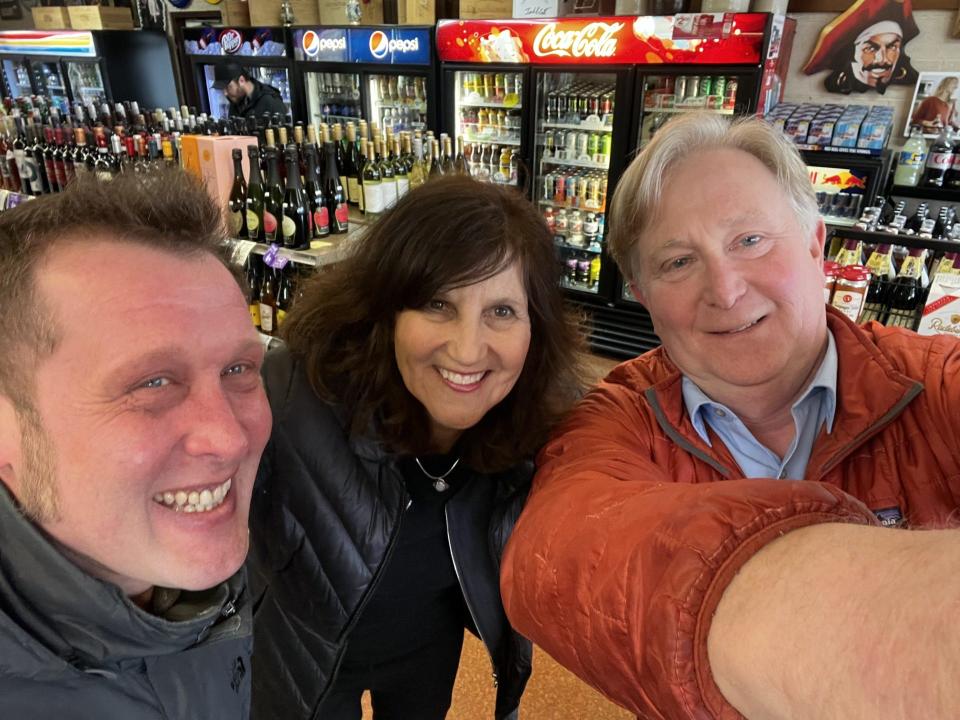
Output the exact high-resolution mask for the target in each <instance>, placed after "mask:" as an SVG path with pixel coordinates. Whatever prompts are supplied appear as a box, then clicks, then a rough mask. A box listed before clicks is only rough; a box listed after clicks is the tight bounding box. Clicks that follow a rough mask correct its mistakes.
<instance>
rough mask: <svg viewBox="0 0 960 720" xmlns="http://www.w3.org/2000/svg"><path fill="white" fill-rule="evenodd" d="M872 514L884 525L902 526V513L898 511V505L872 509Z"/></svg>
mask: <svg viewBox="0 0 960 720" xmlns="http://www.w3.org/2000/svg"><path fill="white" fill-rule="evenodd" d="M873 514H874V515H876V516H877V519H878V520H880V524H881V525H883V526H884V527H902V526H903V513H902V512H900V508H898V507H889V508H882V509H880V510H874V511H873Z"/></svg>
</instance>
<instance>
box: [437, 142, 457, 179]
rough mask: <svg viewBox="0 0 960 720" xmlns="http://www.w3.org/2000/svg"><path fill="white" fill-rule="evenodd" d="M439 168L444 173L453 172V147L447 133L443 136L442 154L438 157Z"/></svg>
mask: <svg viewBox="0 0 960 720" xmlns="http://www.w3.org/2000/svg"><path fill="white" fill-rule="evenodd" d="M440 170H441V171H442V172H443V174H444V175H452V174H453V172H454V168H453V148H452V145H451V141H450V137H449V136H448V135H445V136H444V137H443V155H441V157H440Z"/></svg>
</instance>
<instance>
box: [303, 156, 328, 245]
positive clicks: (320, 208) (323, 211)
mask: <svg viewBox="0 0 960 720" xmlns="http://www.w3.org/2000/svg"><path fill="white" fill-rule="evenodd" d="M304 154H305V155H306V156H307V174H306V175H305V176H304V191H305V192H306V194H307V202H308V203H309V206H310V234H311V236H312V237H314V238H320V237H324V236H326V235H329V234H330V221H329V216H328V213H327V208H326V207H325V206H324V204H323V192H322V191H321V189H320V183H319V182H317V146H316V145H314V144H313V143H309V142H308V143H307V144H306V145H305V146H304Z"/></svg>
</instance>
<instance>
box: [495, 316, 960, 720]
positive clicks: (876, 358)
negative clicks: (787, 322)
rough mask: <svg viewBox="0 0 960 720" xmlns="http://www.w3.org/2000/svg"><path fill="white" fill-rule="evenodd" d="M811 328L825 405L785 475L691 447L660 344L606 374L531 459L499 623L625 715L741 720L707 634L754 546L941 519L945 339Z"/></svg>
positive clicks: (951, 383)
mask: <svg viewBox="0 0 960 720" xmlns="http://www.w3.org/2000/svg"><path fill="white" fill-rule="evenodd" d="M827 320H828V326H829V328H830V330H831V332H832V333H833V336H834V339H835V340H836V343H837V353H838V358H839V368H838V375H837V393H838V408H837V413H836V418H835V422H834V430H833V433H832V434H830V435H826V434H824V433H823V432H821V435H820V437H819V438H818V439H817V442H816V443H815V445H814V448H813V452H812V455H811V457H810V462H809V464H808V466H807V473H806V478H805V479H804V480H802V481H791V480H775V479H744V478H743V477H741V476H740V474H739V470H738V466H737V464H736V462H735V461H734V459H733V457H732V456H731V455H730V453H729V451H727V449H726V448H725V447H724V445H723V443H722V442H721V441H720V440H719V438H717V437H716V436H713V437H712V438H711V440H712V441H713V447H712V448H711V447H710V446H708V445H707V444H706V443H704V442H703V441H702V440H701V439H700V437H699V436H698V435H697V433H696V431H695V430H694V429H693V426H692V425H691V423H690V419H689V417H688V416H687V414H686V411H685V409H684V405H683V399H682V396H681V390H680V385H681V375H680V372H679V371H678V370H677V368H676V367H675V366H674V365H673V364H672V363H671V362H670V360H669V359H668V358H667V356H666V355H665V353H664V352H663V351H662V349H658V350H654V351H652V352H650V353H647V354H645V355H643V356H642V357H639V358H637V359H635V360H631V361H629V362H626V363H624V364H622V365H620V366H618V367H617V368H615V369H614V370H613V371H612V372H611V373H610V375H609V376H608V377H607V378H606V379H605V380H604V381H603V382H602V383H601V384H600V385H599V386H598V387H597V388H595V389H594V390H593V391H591V392H590V393H589V394H588V395H587V397H586V398H584V400H583V401H582V403H581V404H580V405H579V406H578V407H577V408H576V409H575V410H574V411H573V413H572V414H571V415H570V417H569V418H568V419H567V420H566V421H565V423H564V424H563V425H562V426H561V427H560V428H559V429H558V431H557V432H556V433H555V435H554V437H553V438H552V440H551V441H550V442H549V443H548V444H547V446H546V447H545V448H544V449H543V451H542V453H541V455H540V458H539V464H540V470H539V472H538V474H537V476H536V478H535V480H534V486H533V490H532V492H531V495H530V499H529V501H528V503H527V506H526V508H525V510H524V512H523V515H522V516H521V518H520V521H519V523H518V524H517V527H516V530H515V531H514V533H513V537H512V538H511V540H510V543H509V545H508V547H507V552H506V555H505V558H504V562H503V567H502V574H501V590H502V593H503V598H504V604H505V606H506V609H507V613H508V616H509V618H510V620H511V622H512V623H513V625H514V627H515V628H516V629H517V630H519V631H520V632H521V633H523V634H524V635H526V636H527V637H529V638H531V639H532V640H533V641H534V642H535V643H537V644H539V645H540V646H541V647H543V648H544V649H545V650H546V651H547V652H548V653H550V654H551V655H552V656H553V657H555V658H556V659H557V660H558V661H559V662H560V663H562V664H563V665H565V666H566V667H568V668H570V669H571V670H572V671H573V672H574V673H576V674H577V675H579V676H580V677H581V678H583V679H584V680H586V681H587V682H588V683H590V684H591V685H593V686H594V687H596V688H598V689H600V690H601V691H602V692H603V693H605V694H606V695H607V696H609V697H610V698H612V699H613V700H614V701H616V702H617V703H619V704H620V705H623V706H624V707H626V708H628V709H629V710H631V711H633V712H635V713H637V715H638V716H640V717H642V718H670V719H671V720H674V719H676V718H697V719H698V720H699V719H700V718H724V719H726V718H739V717H740V715H739V713H737V711H736V710H735V709H734V708H733V707H732V706H731V705H730V704H729V703H727V702H726V700H725V699H724V697H723V695H722V694H721V693H720V691H719V689H718V688H717V686H716V684H715V683H714V682H713V679H712V675H711V672H710V665H709V662H708V656H707V634H708V632H709V630H710V621H711V618H712V616H713V613H714V611H715V610H716V607H717V603H718V602H719V600H720V597H721V595H722V594H723V592H724V590H725V589H726V587H727V585H728V583H729V582H730V581H731V580H732V578H733V576H734V575H735V574H736V572H737V570H738V569H739V568H740V567H741V566H742V565H743V564H744V563H745V562H746V561H747V560H749V559H750V557H751V556H752V555H753V554H754V553H756V552H757V551H758V550H759V549H760V548H761V547H763V546H764V545H765V544H766V543H768V542H770V541H771V540H773V539H775V538H777V537H778V536H780V535H782V534H783V533H785V532H787V531H789V530H793V529H795V528H799V527H803V526H806V525H811V524H814V523H823V522H853V523H865V524H867V523H877V522H878V517H880V518H883V519H884V524H895V521H896V518H897V517H898V516H902V519H903V522H902V523H899V524H904V525H914V526H916V525H942V524H943V523H946V522H949V521H950V520H951V519H953V520H956V518H957V517H958V507H960V428H957V427H956V425H955V423H956V422H957V419H958V417H960V342H958V341H957V340H956V339H954V338H949V337H943V336H940V337H921V336H918V335H915V334H914V333H911V332H907V331H904V330H896V329H890V328H885V327H882V326H880V325H877V324H871V325H868V326H867V327H866V328H859V327H857V326H856V325H854V324H852V323H850V322H849V321H848V320H847V319H846V318H844V317H842V316H841V315H840V314H839V313H836V312H833V311H832V310H829V311H828V318H827ZM718 481H723V482H718ZM879 511H886V512H879ZM951 516H952V518H951Z"/></svg>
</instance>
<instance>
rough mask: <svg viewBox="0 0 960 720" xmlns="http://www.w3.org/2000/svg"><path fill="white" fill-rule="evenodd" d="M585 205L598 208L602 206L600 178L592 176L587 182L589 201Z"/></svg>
mask: <svg viewBox="0 0 960 720" xmlns="http://www.w3.org/2000/svg"><path fill="white" fill-rule="evenodd" d="M585 207H588V208H592V209H594V210H598V209H599V208H600V179H599V178H597V177H592V178H590V180H589V182H588V183H587V201H586V203H585Z"/></svg>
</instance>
